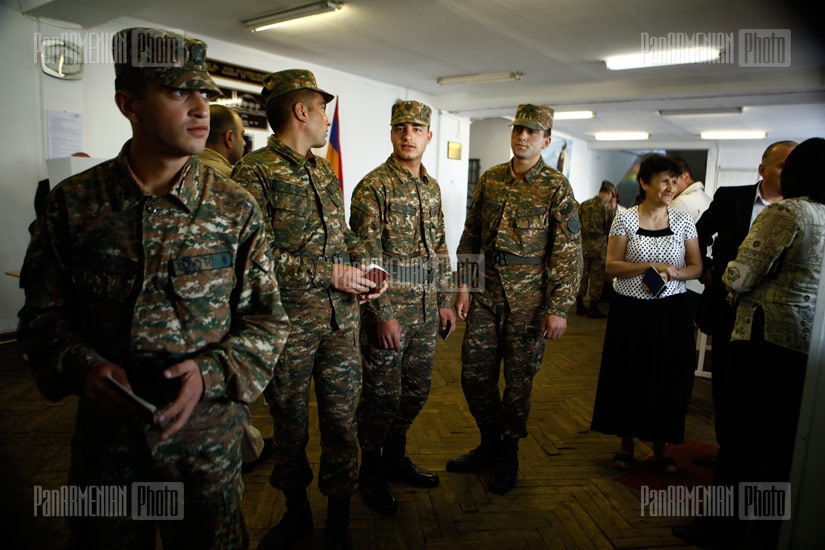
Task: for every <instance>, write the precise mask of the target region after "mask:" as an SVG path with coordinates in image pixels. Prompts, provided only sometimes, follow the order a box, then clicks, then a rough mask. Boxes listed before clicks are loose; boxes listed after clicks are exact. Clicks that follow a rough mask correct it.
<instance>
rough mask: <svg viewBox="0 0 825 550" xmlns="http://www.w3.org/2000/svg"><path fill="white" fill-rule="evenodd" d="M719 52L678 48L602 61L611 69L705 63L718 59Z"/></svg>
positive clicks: (709, 49)
mask: <svg viewBox="0 0 825 550" xmlns="http://www.w3.org/2000/svg"><path fill="white" fill-rule="evenodd" d="M721 52H722V50H720V49H718V48H679V49H676V50H658V51H654V52H650V53H632V54H626V55H616V56H613V57H608V58H607V59H605V60H604V63H605V65H607V68H608V69H610V70H611V71H623V70H625V69H640V68H646V67H664V66H666V65H685V64H688V63H705V62H707V61H713V60H715V59H719V55H720V54H721Z"/></svg>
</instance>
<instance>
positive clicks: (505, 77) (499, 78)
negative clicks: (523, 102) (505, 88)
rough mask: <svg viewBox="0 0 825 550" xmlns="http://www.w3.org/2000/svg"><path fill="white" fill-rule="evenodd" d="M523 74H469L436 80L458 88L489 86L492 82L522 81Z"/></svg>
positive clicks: (512, 72) (507, 72) (510, 72)
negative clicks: (460, 85) (475, 85)
mask: <svg viewBox="0 0 825 550" xmlns="http://www.w3.org/2000/svg"><path fill="white" fill-rule="evenodd" d="M521 77H522V74H521V73H517V72H514V71H505V72H502V73H482V74H467V75H463V76H442V77H439V78H437V79H436V82H438V83H439V84H440V85H442V86H457V85H459V84H489V83H491V82H509V81H511V80H521Z"/></svg>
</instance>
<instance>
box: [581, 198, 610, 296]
mask: <svg viewBox="0 0 825 550" xmlns="http://www.w3.org/2000/svg"><path fill="white" fill-rule="evenodd" d="M615 214H616V212H615V211H614V210H613V207H612V206H611V205H610V203H608V202H607V201H606V200H604V199H603V198H602V197H601V195H596V196H595V197H593V198H592V199H588V200H586V201H584V202H583V203H582V204H581V207H580V208H579V219H580V220H581V224H582V257H583V260H584V263H583V266H582V279H581V284H580V285H579V292H578V297H579V298H582V299H584V297H585V296H586V295H587V289H588V285H589V287H590V299H591V300H595V301H596V302H598V301H599V300H601V298H602V289H603V287H604V275H605V266H604V262H605V259H606V258H607V236H608V235H609V234H610V225H611V224H612V223H613V216H614V215H615Z"/></svg>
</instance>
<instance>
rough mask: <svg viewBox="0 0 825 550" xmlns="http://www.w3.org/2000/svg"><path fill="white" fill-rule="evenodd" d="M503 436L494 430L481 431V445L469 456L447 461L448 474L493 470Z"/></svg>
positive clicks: (465, 455) (464, 455) (456, 457)
mask: <svg viewBox="0 0 825 550" xmlns="http://www.w3.org/2000/svg"><path fill="white" fill-rule="evenodd" d="M500 445H501V435H499V433H498V432H497V431H494V430H482V431H481V445H479V446H478V447H476V448H475V449H473V450H472V451H470V452H469V453H467V454H463V455H459V456H455V457H453V458H451V459H450V460H448V461H447V471H448V472H458V473H469V472H477V471H479V470H486V469H489V468H492V467H493V466H495V464H496V460H497V459H498V448H499V446H500Z"/></svg>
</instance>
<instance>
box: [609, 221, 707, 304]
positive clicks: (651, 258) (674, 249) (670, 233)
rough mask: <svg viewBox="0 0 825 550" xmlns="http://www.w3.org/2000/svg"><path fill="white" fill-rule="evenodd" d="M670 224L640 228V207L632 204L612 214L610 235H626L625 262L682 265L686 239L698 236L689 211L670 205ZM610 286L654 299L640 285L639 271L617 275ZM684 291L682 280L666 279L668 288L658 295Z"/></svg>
mask: <svg viewBox="0 0 825 550" xmlns="http://www.w3.org/2000/svg"><path fill="white" fill-rule="evenodd" d="M667 215H668V220H669V222H670V223H669V225H670V227H668V228H665V229H657V230H650V229H643V228H640V227H639V207H638V206H634V207H632V208H628V209H627V210H624V211H622V212H618V213H617V214H616V217H615V218H613V225H612V226H611V227H610V235H611V236H613V235H626V236H627V250H625V255H624V259H625V261H628V262H638V263H643V262H661V263H666V264H672V265H675V266H677V267H685V265H687V264H686V263H685V241H686V240H688V239H695V238H697V237H698V234H697V233H696V225H694V223H693V218H691V217H690V215H689V214H686V213H684V212H679V211H678V210H674V209H672V208H670V207H668V209H667ZM613 289H614V290H615V291H616V292H618V293H619V294H622V295H623V296H630V297H631V298H639V299H641V300H655V299H656V298H654V297H653V295H652V294H651V293H649V292H648V291H646V290H645V289H644V287H642V275H636V276H635V277H630V278H627V279H622V278H619V277H616V279H614V280H613ZM683 292H685V282H684V281H668V282H667V288H665V291H664V292H662V294H661V295H660V296H659V298H665V297H667V296H673V295H674V294H681V293H683Z"/></svg>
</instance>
